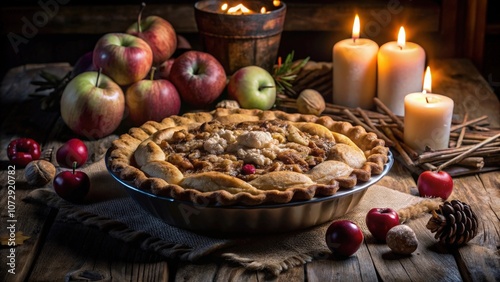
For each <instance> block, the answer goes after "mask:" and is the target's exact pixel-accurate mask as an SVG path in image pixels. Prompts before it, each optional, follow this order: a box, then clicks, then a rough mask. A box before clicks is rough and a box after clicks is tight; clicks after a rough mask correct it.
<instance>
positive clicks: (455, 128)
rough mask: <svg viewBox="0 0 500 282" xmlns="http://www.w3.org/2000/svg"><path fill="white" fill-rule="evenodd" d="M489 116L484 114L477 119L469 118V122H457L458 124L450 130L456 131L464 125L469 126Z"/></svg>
mask: <svg viewBox="0 0 500 282" xmlns="http://www.w3.org/2000/svg"><path fill="white" fill-rule="evenodd" d="M487 118H488V116H486V115H484V116H481V117H478V118H475V119H472V120H469V121H468V122H464V123H461V124H457V125H454V126H452V127H451V128H450V131H455V130H457V129H460V128H463V127H466V126H469V125H471V124H474V123H477V122H480V121H482V120H485V119H487Z"/></svg>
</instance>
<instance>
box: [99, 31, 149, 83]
mask: <svg viewBox="0 0 500 282" xmlns="http://www.w3.org/2000/svg"><path fill="white" fill-rule="evenodd" d="M92 59H93V62H94V65H95V66H96V68H97V69H100V68H102V73H104V74H106V75H108V76H109V77H111V79H113V81H115V82H116V83H118V84H119V85H121V86H126V85H130V84H132V83H134V82H136V81H139V80H141V79H143V78H144V77H146V75H148V73H149V70H150V69H151V66H152V64H153V52H152V51H151V47H149V45H148V43H146V41H144V40H142V39H141V38H139V37H137V36H133V35H131V34H126V33H108V34H105V35H103V36H102V37H101V38H100V39H99V40H98V41H97V43H96V45H95V47H94V54H93V58H92Z"/></svg>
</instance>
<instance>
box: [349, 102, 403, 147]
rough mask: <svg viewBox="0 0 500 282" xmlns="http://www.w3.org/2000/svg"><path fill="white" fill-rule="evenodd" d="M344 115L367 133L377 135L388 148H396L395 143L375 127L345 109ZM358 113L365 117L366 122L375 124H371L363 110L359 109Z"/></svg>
mask: <svg viewBox="0 0 500 282" xmlns="http://www.w3.org/2000/svg"><path fill="white" fill-rule="evenodd" d="M344 113H345V114H346V115H347V116H348V117H349V118H350V119H351V120H353V122H354V123H356V124H357V125H360V126H362V127H363V128H364V129H365V130H366V131H372V132H374V133H375V134H377V137H378V138H380V139H384V141H385V142H386V145H387V146H394V143H393V142H392V141H391V139H389V138H387V136H385V134H383V133H382V132H380V131H379V130H378V129H377V128H375V127H371V126H370V125H368V124H366V123H364V122H362V121H361V120H360V119H359V118H357V117H356V116H355V115H354V114H353V113H352V112H351V111H350V110H349V109H344ZM358 113H359V114H360V115H361V116H363V115H364V118H363V119H364V120H365V121H366V122H367V123H369V124H372V125H373V123H372V122H371V120H370V119H369V118H368V116H367V115H366V114H365V113H364V112H363V110H361V109H360V108H358Z"/></svg>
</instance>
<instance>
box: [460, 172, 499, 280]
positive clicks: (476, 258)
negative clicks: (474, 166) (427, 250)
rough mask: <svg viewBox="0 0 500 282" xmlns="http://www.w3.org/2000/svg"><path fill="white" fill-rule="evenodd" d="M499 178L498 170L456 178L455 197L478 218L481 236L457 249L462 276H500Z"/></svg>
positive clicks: (491, 277) (496, 278)
mask: <svg viewBox="0 0 500 282" xmlns="http://www.w3.org/2000/svg"><path fill="white" fill-rule="evenodd" d="M499 179H500V178H499V173H498V172H490V173H485V174H483V175H480V176H477V175H475V176H467V177H461V178H456V179H454V192H453V194H452V197H453V198H455V199H458V200H461V201H463V202H465V203H467V204H469V205H470V206H471V208H472V210H473V211H474V213H475V214H476V216H477V217H478V220H479V230H478V235H477V236H476V237H475V238H474V239H472V240H471V241H470V242H469V243H468V244H467V245H466V246H464V247H462V248H459V249H458V250H456V256H457V261H458V263H459V264H460V265H461V266H462V271H463V275H465V276H469V277H470V279H471V280H472V281H494V280H496V281H498V280H499V279H500V255H499V254H498V246H500V228H499V222H500V220H499V217H498V211H499V210H498V207H499V200H498V199H499V198H500V189H499V188H500V185H499Z"/></svg>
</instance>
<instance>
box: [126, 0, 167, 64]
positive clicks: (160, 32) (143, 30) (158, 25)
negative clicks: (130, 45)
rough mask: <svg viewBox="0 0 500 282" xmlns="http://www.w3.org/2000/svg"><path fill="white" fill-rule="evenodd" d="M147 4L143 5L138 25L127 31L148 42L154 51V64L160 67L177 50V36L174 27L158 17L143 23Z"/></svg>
mask: <svg viewBox="0 0 500 282" xmlns="http://www.w3.org/2000/svg"><path fill="white" fill-rule="evenodd" d="M145 6H146V4H144V3H142V7H141V11H140V12H139V15H138V17H137V23H136V24H133V25H131V26H130V27H129V28H128V29H127V33H128V34H132V35H135V36H137V37H140V38H142V39H143V40H144V41H146V42H147V43H148V44H149V46H150V47H151V50H152V51H153V64H154V65H158V64H160V63H162V62H164V61H165V60H167V59H168V58H170V57H171V56H172V54H174V52H175V50H176V48H177V35H176V33H175V29H174V28H173V27H172V25H171V24H170V23H169V22H168V21H166V20H165V19H163V18H161V17H158V16H149V17H147V18H145V19H144V20H142V21H141V16H142V11H143V10H144V7H145Z"/></svg>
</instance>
